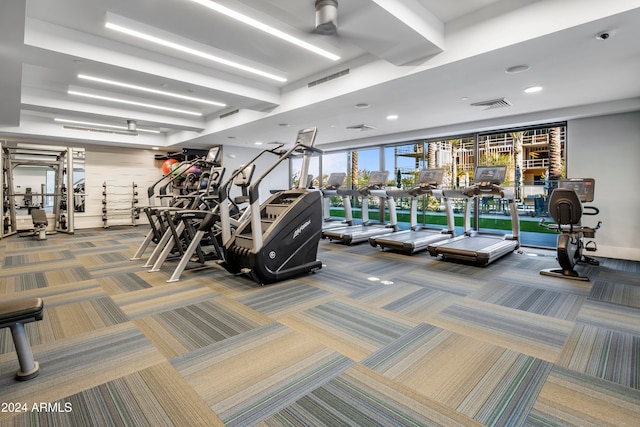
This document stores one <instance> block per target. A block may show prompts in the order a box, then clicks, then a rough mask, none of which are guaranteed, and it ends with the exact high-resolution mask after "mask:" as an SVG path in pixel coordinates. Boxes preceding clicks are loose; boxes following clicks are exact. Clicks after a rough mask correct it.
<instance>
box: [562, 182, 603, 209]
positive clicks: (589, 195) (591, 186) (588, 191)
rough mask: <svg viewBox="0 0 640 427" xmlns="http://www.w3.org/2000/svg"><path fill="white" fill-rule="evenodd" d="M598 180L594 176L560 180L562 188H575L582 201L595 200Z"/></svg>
mask: <svg viewBox="0 0 640 427" xmlns="http://www.w3.org/2000/svg"><path fill="white" fill-rule="evenodd" d="M595 186H596V181H595V179H593V178H572V179H563V180H561V181H560V188H571V189H573V190H574V191H575V192H576V193H577V194H578V197H579V198H580V201H581V202H583V203H584V202H593V198H594V191H595Z"/></svg>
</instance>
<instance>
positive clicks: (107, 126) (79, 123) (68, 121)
mask: <svg viewBox="0 0 640 427" xmlns="http://www.w3.org/2000/svg"><path fill="white" fill-rule="evenodd" d="M53 121H54V122H60V123H72V124H77V125H85V126H98V127H103V128H109V129H122V130H129V129H128V128H127V126H118V125H107V124H104V123H93V122H83V121H79V120H68V119H58V118H55V119H53ZM136 132H147V133H160V131H159V130H152V129H140V128H137V129H136Z"/></svg>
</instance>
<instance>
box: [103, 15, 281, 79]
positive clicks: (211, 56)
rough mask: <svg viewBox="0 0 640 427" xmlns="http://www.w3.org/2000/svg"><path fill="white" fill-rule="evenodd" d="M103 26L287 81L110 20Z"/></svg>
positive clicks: (230, 65)
mask: <svg viewBox="0 0 640 427" xmlns="http://www.w3.org/2000/svg"><path fill="white" fill-rule="evenodd" d="M105 27H106V28H109V29H110V30H114V31H118V32H120V33H123V34H127V35H129V36H131V37H136V38H139V39H142V40H146V41H148V42H151V43H155V44H159V45H161V46H165V47H168V48H171V49H175V50H179V51H180V52H184V53H188V54H190V55H194V56H197V57H199V58H204V59H207V60H209V61H213V62H217V63H218V64H222V65H226V66H228V67H232V68H235V69H238V70H242V71H246V72H248V73H252V74H255V75H258V76H262V77H266V78H268V79H271V80H275V81H278V82H286V81H287V79H286V78H284V77H281V76H276V75H275V74H271V73H267V72H265V71H262V70H259V69H257V68H253V67H249V66H247V65H243V64H240V63H238V62H235V61H230V60H228V59H225V58H221V57H219V56H216V55H211V54H209V53H206V52H202V51H200V50H197V49H192V48H190V47H187V46H183V45H181V44H178V43H173V42H170V41H168V40H164V39H161V38H159V37H155V36H152V35H150V34H145V33H142V32H140V31H136V30H132V29H130V28H127V27H123V26H121V25H116V24H113V23H111V22H107V23H106V24H105Z"/></svg>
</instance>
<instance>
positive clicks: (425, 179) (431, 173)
mask: <svg viewBox="0 0 640 427" xmlns="http://www.w3.org/2000/svg"><path fill="white" fill-rule="evenodd" d="M443 177H444V169H443V168H434V169H422V170H421V171H420V178H419V182H420V184H431V185H440V184H442V178H443Z"/></svg>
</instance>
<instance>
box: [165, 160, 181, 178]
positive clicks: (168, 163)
mask: <svg viewBox="0 0 640 427" xmlns="http://www.w3.org/2000/svg"><path fill="white" fill-rule="evenodd" d="M176 163H178V161H177V160H176V159H167V160H165V161H164V163H163V164H162V173H163V174H165V175H166V174H168V173H169V172H171V170H172V166H173V165H174V164H176Z"/></svg>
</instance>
